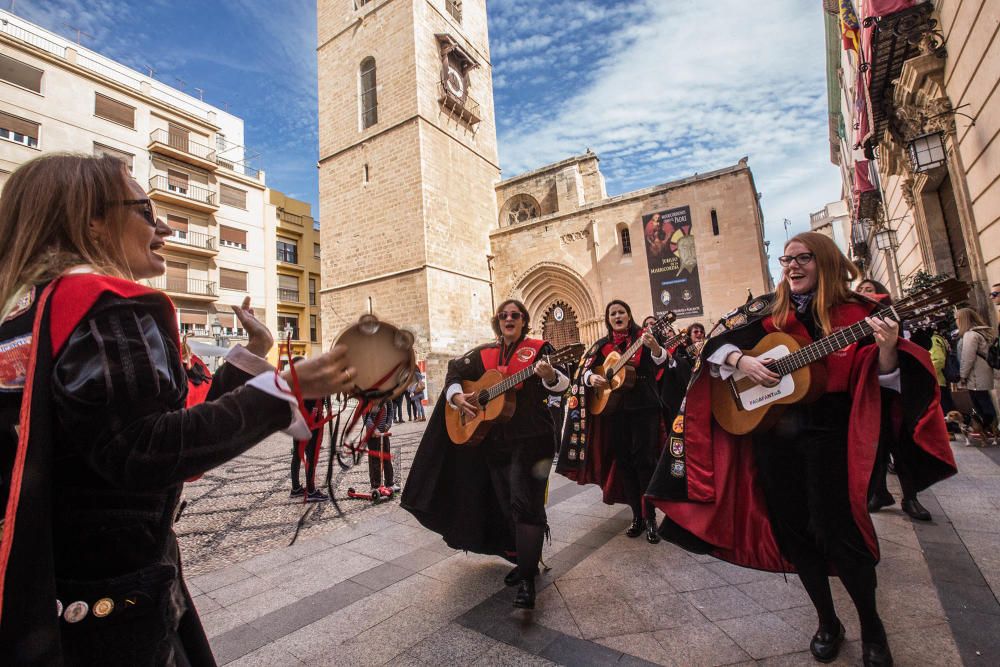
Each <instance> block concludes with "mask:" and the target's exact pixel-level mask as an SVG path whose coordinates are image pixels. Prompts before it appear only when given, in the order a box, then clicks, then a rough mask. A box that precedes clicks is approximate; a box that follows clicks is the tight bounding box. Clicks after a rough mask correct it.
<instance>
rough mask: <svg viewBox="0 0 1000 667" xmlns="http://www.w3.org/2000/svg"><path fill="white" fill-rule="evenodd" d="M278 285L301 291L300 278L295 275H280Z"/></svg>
mask: <svg viewBox="0 0 1000 667" xmlns="http://www.w3.org/2000/svg"><path fill="white" fill-rule="evenodd" d="M278 287H280V288H281V289H289V290H292V291H293V292H297V291H299V279H298V278H296V277H295V276H284V275H279V276H278Z"/></svg>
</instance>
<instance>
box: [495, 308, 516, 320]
mask: <svg viewBox="0 0 1000 667" xmlns="http://www.w3.org/2000/svg"><path fill="white" fill-rule="evenodd" d="M497 319H498V320H514V321H517V320H519V319H521V311H518V310H515V311H514V312H512V313H506V312H504V313H497Z"/></svg>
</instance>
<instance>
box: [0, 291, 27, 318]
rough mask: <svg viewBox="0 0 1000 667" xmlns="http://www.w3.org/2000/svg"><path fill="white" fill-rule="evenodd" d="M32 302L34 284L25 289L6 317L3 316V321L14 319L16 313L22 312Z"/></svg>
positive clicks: (20, 313)
mask: <svg viewBox="0 0 1000 667" xmlns="http://www.w3.org/2000/svg"><path fill="white" fill-rule="evenodd" d="M34 302H35V286H34V285H32V286H31V287H30V288H28V290H27V291H25V293H24V294H22V295H21V298H19V299H18V300H17V303H15V304H14V309H13V310H12V311H10V312H9V313H8V314H7V317H5V318H3V321H4V322H7V321H9V320H12V319H14V318H15V317H17V316H18V315H22V314H24V313H25V312H27V310H28V309H29V308H31V304H33V303H34Z"/></svg>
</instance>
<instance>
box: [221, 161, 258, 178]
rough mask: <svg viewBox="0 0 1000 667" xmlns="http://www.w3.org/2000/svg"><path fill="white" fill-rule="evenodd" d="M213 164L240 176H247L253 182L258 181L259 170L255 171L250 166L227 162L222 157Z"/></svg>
mask: <svg viewBox="0 0 1000 667" xmlns="http://www.w3.org/2000/svg"><path fill="white" fill-rule="evenodd" d="M215 163H216V164H217V165H219V166H220V167H224V168H226V169H228V170H229V171H234V172H236V173H237V174H242V175H244V176H247V177H249V178H252V179H255V180H260V169H257V168H256V167H251V166H250V165H248V164H244V163H243V162H237V161H234V160H227V159H226V158H224V157H220V158H217V159H216V160H215Z"/></svg>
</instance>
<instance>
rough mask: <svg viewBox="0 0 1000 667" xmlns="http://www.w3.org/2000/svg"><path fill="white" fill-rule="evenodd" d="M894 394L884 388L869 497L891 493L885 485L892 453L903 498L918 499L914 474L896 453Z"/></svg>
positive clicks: (884, 495)
mask: <svg viewBox="0 0 1000 667" xmlns="http://www.w3.org/2000/svg"><path fill="white" fill-rule="evenodd" d="M894 394H895V392H893V391H890V390H888V389H883V390H882V429H881V431H880V432H879V439H878V451H876V453H875V466H874V467H873V468H872V477H871V481H870V482H869V484H868V497H869V498H872V497H874V496H879V497H883V498H884V497H886V496H888V495H889V489H888V487H887V486H886V485H885V476H886V473H888V472H889V455H890V454H891V455H892V457H893V461H894V463H895V468H896V477H897V478H898V479H899V487H900V489H901V490H902V491H903V499H904V500H909V499H916V497H917V490H916V488H915V485H914V483H913V475H911V474H910V469H909V468H908V467H907V464H906V461H905V460H904V459H901V458H900V457H899V456H898V455H897V454H896V445H897V442H896V441H897V435H896V433H895V432H894V424H893V419H892V401H893V400H894ZM942 396H943V395H942Z"/></svg>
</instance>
